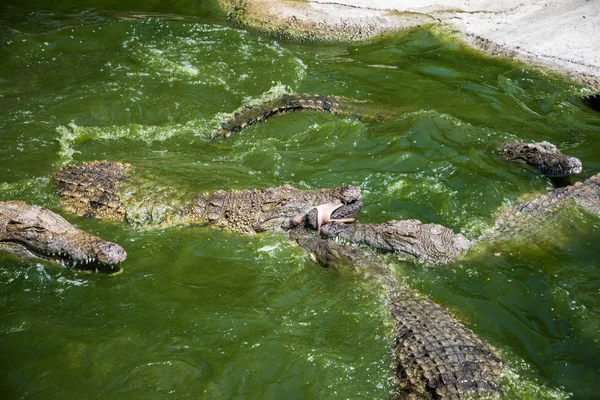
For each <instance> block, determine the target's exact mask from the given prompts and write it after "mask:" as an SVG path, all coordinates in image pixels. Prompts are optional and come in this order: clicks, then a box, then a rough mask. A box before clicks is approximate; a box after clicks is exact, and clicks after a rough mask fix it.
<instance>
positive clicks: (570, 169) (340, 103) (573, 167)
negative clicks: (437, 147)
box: [212, 93, 582, 178]
mask: <svg viewBox="0 0 600 400" xmlns="http://www.w3.org/2000/svg"><path fill="white" fill-rule="evenodd" d="M297 111H317V112H326V113H331V114H335V115H340V116H343V117H354V118H362V119H372V120H381V119H382V118H384V117H385V116H384V115H383V113H382V112H380V111H378V112H377V113H371V112H369V111H367V107H366V104H365V102H360V101H357V100H353V99H347V98H343V97H338V96H321V95H318V94H308V93H304V94H296V93H285V94H283V95H281V96H278V97H275V98H272V99H270V100H266V101H263V102H262V103H259V104H255V105H246V106H243V107H240V108H238V109H237V110H235V111H234V112H233V113H231V116H230V117H228V118H226V119H225V120H223V121H222V122H221V123H220V124H219V127H218V128H217V129H215V130H213V132H212V135H213V138H215V137H219V136H223V137H229V136H230V135H231V134H232V133H234V132H237V131H240V130H242V129H244V128H245V127H247V126H249V125H252V124H255V123H257V122H260V121H264V120H266V119H267V118H269V117H271V116H273V115H278V114H285V113H291V112H297ZM388 113H389V114H390V116H393V115H397V114H396V113H393V112H391V113H390V112H389V111H388ZM500 154H501V155H502V156H503V157H504V158H505V159H507V160H509V161H514V162H518V163H522V164H527V165H531V166H533V167H535V168H537V169H539V170H540V171H541V172H542V173H543V174H545V175H546V176H548V177H551V178H557V177H563V176H570V175H576V174H578V173H580V172H581V169H582V168H581V161H580V160H579V159H578V158H576V157H570V156H566V155H564V154H563V153H561V151H560V150H559V149H558V148H557V147H556V146H554V145H553V144H551V143H548V142H545V141H544V142H539V143H523V142H518V141H512V142H507V143H505V144H504V145H503V146H502V149H501V150H500Z"/></svg>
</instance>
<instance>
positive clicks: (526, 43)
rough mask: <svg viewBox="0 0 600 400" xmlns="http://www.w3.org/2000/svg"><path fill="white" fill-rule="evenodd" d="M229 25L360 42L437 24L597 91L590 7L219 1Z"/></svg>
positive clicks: (583, 1)
mask: <svg viewBox="0 0 600 400" xmlns="http://www.w3.org/2000/svg"><path fill="white" fill-rule="evenodd" d="M220 1H221V2H222V3H223V5H224V6H225V7H226V9H227V10H229V15H230V17H231V19H232V21H233V22H235V23H237V24H239V25H242V26H244V27H246V28H249V29H254V30H257V31H259V32H261V33H265V34H269V35H272V36H276V37H280V38H285V39H292V40H304V41H344V42H346V41H360V40H365V39H368V38H373V37H376V36H378V35H381V34H384V33H387V32H394V31H398V30H403V29H408V28H413V27H416V26H425V25H437V26H441V27H443V28H444V29H446V30H447V31H448V33H452V34H455V35H457V36H458V37H460V38H461V39H462V40H463V41H464V42H465V43H467V44H468V45H470V46H471V47H474V48H476V49H478V50H480V51H482V52H484V53H487V54H490V55H494V56H500V57H506V58H510V59H515V60H519V61H522V62H524V63H526V64H529V65H533V66H536V67H542V68H544V69H548V70H551V71H554V72H556V73H559V74H561V75H564V76H566V77H568V78H570V79H572V80H573V81H575V82H577V83H579V84H582V85H584V86H588V87H590V88H591V89H592V90H594V91H596V92H600V49H599V47H600V46H599V45H598V43H600V42H598V38H599V37H600V2H599V1H596V0H572V1H569V2H565V1H563V0H531V1H528V2H523V1H520V0H497V1H491V0H471V1H468V0H331V1H330V0H306V1H303V0H220Z"/></svg>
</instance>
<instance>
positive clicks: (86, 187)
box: [54, 161, 362, 234]
mask: <svg viewBox="0 0 600 400" xmlns="http://www.w3.org/2000/svg"><path fill="white" fill-rule="evenodd" d="M54 180H55V181H56V182H57V184H58V187H59V196H60V199H61V203H62V205H63V206H64V208H65V209H66V210H67V211H69V212H71V213H74V214H77V215H81V216H84V217H92V218H99V219H108V220H116V221H127V222H130V223H132V224H134V225H148V224H159V225H168V224H207V225H214V226H217V227H219V228H223V229H228V230H231V231H235V232H239V233H243V234H254V233H258V232H262V231H266V230H286V229H290V228H292V227H295V226H297V225H299V224H302V225H308V226H313V227H316V226H315V224H316V219H315V217H314V215H315V207H317V206H319V205H322V204H339V205H340V208H339V209H337V210H335V211H334V212H333V214H332V215H331V217H332V218H334V219H336V218H353V217H356V215H357V214H358V212H359V211H360V209H361V207H362V195H361V191H360V188H358V187H356V186H351V185H346V186H340V187H336V188H326V189H315V190H300V189H296V188H294V187H292V186H290V185H283V186H279V187H274V188H264V189H242V190H216V191H212V192H200V193H198V192H182V193H179V192H176V191H174V190H173V189H171V188H170V187H161V186H160V185H159V184H157V183H155V182H154V179H153V178H152V177H150V178H149V179H145V178H144V177H140V176H137V175H136V174H135V172H134V170H133V168H132V167H131V166H130V165H128V164H123V163H119V162H106V161H99V162H96V161H95V162H87V163H82V164H81V165H72V166H67V167H63V168H61V169H59V170H58V171H57V172H56V174H55V175H54Z"/></svg>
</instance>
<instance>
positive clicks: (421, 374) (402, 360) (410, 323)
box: [290, 225, 502, 399]
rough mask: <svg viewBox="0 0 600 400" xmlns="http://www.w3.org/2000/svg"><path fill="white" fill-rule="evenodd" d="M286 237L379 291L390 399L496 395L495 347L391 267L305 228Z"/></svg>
mask: <svg viewBox="0 0 600 400" xmlns="http://www.w3.org/2000/svg"><path fill="white" fill-rule="evenodd" d="M325 226H327V225H325ZM290 237H291V238H292V239H293V240H294V241H296V242H297V243H298V244H299V245H300V246H301V247H303V248H305V249H306V250H308V251H309V252H310V254H311V258H312V259H313V260H314V261H316V262H318V263H320V264H322V265H324V266H326V267H331V268H333V269H335V270H338V271H340V273H342V274H345V275H353V276H356V275H358V276H361V277H363V278H366V279H365V280H366V281H369V282H372V283H373V284H374V285H375V286H377V288H378V289H381V291H382V292H383V293H384V294H385V296H386V303H387V310H388V311H389V314H390V317H391V321H392V323H393V328H394V342H393V349H394V370H395V373H394V378H395V388H396V393H395V394H394V397H393V398H394V399H459V398H498V397H500V395H501V394H502V390H501V387H500V383H499V381H500V376H501V373H502V361H501V359H500V357H499V356H498V353H497V351H496V350H495V349H494V348H493V347H492V346H491V345H490V344H488V343H486V342H485V341H483V340H482V339H481V338H479V337H478V336H477V335H476V334H475V333H474V332H473V331H471V330H470V329H468V328H467V327H465V326H464V325H463V324H461V323H460V322H458V321H457V320H456V319H455V318H453V317H452V316H451V315H449V314H448V313H447V312H446V311H445V310H444V309H443V308H441V307H440V306H439V305H437V304H436V303H434V302H433V301H431V300H430V299H429V298H427V297H425V296H423V295H422V294H420V293H419V292H418V291H416V290H414V289H412V288H410V287H409V286H408V285H406V284H405V283H402V282H400V281H398V279H397V278H396V275H395V274H394V271H393V267H392V266H390V265H388V264H386V263H385V262H384V261H382V260H381V259H380V258H379V257H377V256H376V255H374V254H372V253H371V252H370V251H369V250H368V249H365V248H363V247H358V246H349V245H344V244H340V243H334V242H332V241H330V240H326V239H323V238H321V237H318V236H316V235H315V234H313V232H309V231H308V230H307V229H305V228H295V229H293V230H291V231H290Z"/></svg>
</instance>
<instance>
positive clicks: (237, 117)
mask: <svg viewBox="0 0 600 400" xmlns="http://www.w3.org/2000/svg"><path fill="white" fill-rule="evenodd" d="M359 103H361V102H360V101H357V100H352V99H345V98H342V97H337V96H321V95H318V94H307V93H304V94H295V93H291V94H287V93H286V94H283V95H282V96H279V97H277V98H274V99H271V100H268V101H265V102H263V103H261V104H258V105H253V106H244V107H240V108H238V109H237V110H235V111H234V112H233V113H232V114H231V117H229V118H227V119H226V120H224V121H222V122H221V123H220V124H219V128H217V129H215V130H214V131H213V132H212V133H213V137H219V136H224V137H229V136H230V135H231V134H232V133H234V132H237V131H240V130H242V129H244V128H245V127H246V126H249V125H252V124H254V123H257V122H260V121H264V120H266V119H267V118H269V117H271V116H273V115H277V114H285V113H291V112H296V111H319V112H327V113H331V114H335V115H341V116H344V117H355V118H368V119H375V120H376V119H380V118H381V117H382V116H370V115H368V112H367V110H366V107H364V106H361V107H358V106H357V105H358V104H359ZM363 103H364V102H363Z"/></svg>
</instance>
